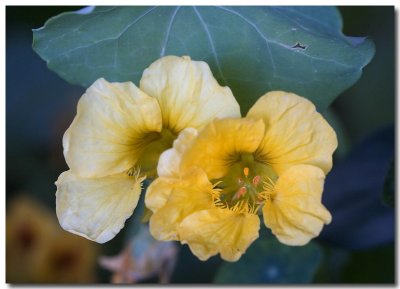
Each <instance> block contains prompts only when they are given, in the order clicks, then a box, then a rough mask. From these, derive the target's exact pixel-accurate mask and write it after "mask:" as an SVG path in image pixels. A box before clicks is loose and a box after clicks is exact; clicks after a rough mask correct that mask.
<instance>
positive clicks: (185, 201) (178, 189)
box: [146, 169, 213, 241]
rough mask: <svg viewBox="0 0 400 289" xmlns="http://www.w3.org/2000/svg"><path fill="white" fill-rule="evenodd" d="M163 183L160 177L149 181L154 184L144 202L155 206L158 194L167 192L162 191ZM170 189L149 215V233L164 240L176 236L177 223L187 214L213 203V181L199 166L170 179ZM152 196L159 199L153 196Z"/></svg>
mask: <svg viewBox="0 0 400 289" xmlns="http://www.w3.org/2000/svg"><path fill="white" fill-rule="evenodd" d="M159 179H164V178H159ZM164 184H165V182H164V183H163V182H162V181H159V182H158V183H156V182H155V183H154V186H153V184H151V185H150V187H151V186H153V187H152V188H151V190H150V194H149V193H146V206H148V207H152V209H154V208H155V207H156V206H154V204H155V203H156V204H157V201H158V200H159V199H160V198H161V197H160V196H162V195H164V196H165V195H166V192H162V191H161V190H162V189H164V188H165V187H163V185H164ZM169 189H170V191H169V192H168V193H169V196H167V197H166V202H165V204H164V206H162V207H159V206H158V207H159V208H156V210H155V213H154V214H153V215H152V216H151V218H150V232H151V234H152V235H153V237H154V238H156V239H158V240H163V241H169V240H178V232H177V226H178V225H179V224H180V222H181V221H182V220H183V219H184V218H185V217H186V216H188V215H190V214H192V213H193V212H196V211H199V210H204V209H209V208H211V207H212V206H213V198H212V191H213V185H212V184H211V183H210V182H209V181H208V179H207V176H206V175H205V173H204V172H203V171H202V170H200V169H193V170H191V171H190V172H189V173H187V174H186V175H185V176H184V178H182V179H181V180H180V181H176V182H174V183H172V184H171V185H170V187H169ZM155 198H158V199H156V200H154V199H155ZM158 203H160V202H159V201H158ZM157 205H158V204H157Z"/></svg>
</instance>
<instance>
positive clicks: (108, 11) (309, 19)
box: [33, 6, 374, 113]
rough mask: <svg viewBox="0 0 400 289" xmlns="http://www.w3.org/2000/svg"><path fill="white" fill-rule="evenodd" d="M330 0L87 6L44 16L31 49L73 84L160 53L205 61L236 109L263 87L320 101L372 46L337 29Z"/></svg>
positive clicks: (126, 74) (120, 73)
mask: <svg viewBox="0 0 400 289" xmlns="http://www.w3.org/2000/svg"><path fill="white" fill-rule="evenodd" d="M341 30H342V20H341V16H340V14H339V12H338V10H337V9H336V8H334V7H276V6H275V7H255V6H252V7H241V6H233V7H225V6H224V7H217V6H196V7H188V6H183V7H175V6H161V7H160V6H158V7H143V6H140V7H109V6H107V7H96V8H95V9H94V10H93V11H91V9H86V10H85V11H84V12H82V11H78V12H68V13H63V14H61V15H58V16H56V17H54V18H51V19H50V20H49V21H47V22H46V24H45V26H44V27H42V28H40V29H37V30H34V31H33V48H34V50H35V51H36V52H37V53H38V54H39V55H40V56H41V57H42V58H43V59H44V60H45V61H46V62H47V65H48V67H49V68H50V69H52V70H54V71H55V72H57V73H58V74H59V75H60V76H61V77H62V78H64V79H65V80H67V81H69V82H70V83H73V84H79V85H83V86H85V87H87V86H89V85H90V84H91V83H93V82H94V81H95V80H96V79H98V78H100V77H104V78H106V79H107V80H109V81H128V80H131V81H133V82H134V83H136V84H138V82H139V80H140V77H141V75H142V72H143V70H144V69H145V68H146V67H148V66H149V65H150V64H151V63H152V62H153V61H155V60H156V59H158V58H160V57H161V56H164V55H171V54H172V55H189V56H191V58H192V59H194V60H204V61H206V62H207V63H208V64H209V65H210V67H211V69H212V71H213V73H214V75H215V77H216V78H217V79H218V81H219V82H220V84H222V85H228V86H229V87H230V88H231V89H232V91H233V93H234V95H235V96H236V98H237V99H238V102H239V103H240V105H241V107H242V112H243V113H245V112H247V111H248V109H249V108H250V107H251V106H252V105H253V104H254V102H255V101H256V100H257V99H258V97H260V96H261V95H262V94H264V93H265V92H267V91H271V90H285V91H291V92H295V93H297V94H299V95H302V96H304V97H306V98H308V99H310V100H312V101H313V102H314V103H315V104H316V106H317V107H318V109H319V110H324V109H325V108H326V107H327V106H329V104H330V103H331V102H332V101H333V100H334V98H335V97H336V96H337V95H339V94H340V93H341V92H342V91H343V90H345V89H346V88H348V87H350V86H351V85H353V84H354V83H355V82H356V81H357V80H358V79H359V77H360V76H361V70H362V68H363V67H364V66H365V65H366V64H367V63H368V62H369V61H370V60H371V58H372V57H373V55H374V45H373V42H372V41H371V40H369V39H366V38H363V37H347V36H345V35H343V34H342V32H341Z"/></svg>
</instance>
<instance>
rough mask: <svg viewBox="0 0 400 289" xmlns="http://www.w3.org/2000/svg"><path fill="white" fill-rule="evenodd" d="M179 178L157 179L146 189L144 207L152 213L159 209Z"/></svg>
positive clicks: (165, 201)
mask: <svg viewBox="0 0 400 289" xmlns="http://www.w3.org/2000/svg"><path fill="white" fill-rule="evenodd" d="M179 181H180V180H179V178H168V177H158V178H156V179H155V180H154V181H153V182H152V183H151V184H150V186H148V187H147V190H146V195H145V203H146V207H147V208H149V209H150V210H151V211H152V212H153V213H154V212H156V211H158V210H159V209H161V208H162V207H163V206H164V205H165V204H166V203H167V200H168V198H169V196H170V195H171V192H172V190H173V188H174V186H175V184H176V183H178V182H179Z"/></svg>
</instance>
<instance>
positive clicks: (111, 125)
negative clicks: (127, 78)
mask: <svg viewBox="0 0 400 289" xmlns="http://www.w3.org/2000/svg"><path fill="white" fill-rule="evenodd" d="M238 116H240V109H239V105H238V103H237V102H236V100H235V98H234V97H233V95H232V92H231V90H230V89H229V88H228V87H221V86H220V85H219V84H218V82H217V81H216V80H215V79H214V77H213V75H212V73H211V71H210V69H209V67H208V65H207V64H206V63H204V62H198V61H191V60H190V58H189V57H182V58H180V57H176V56H167V57H163V58H161V59H159V60H157V61H155V62H154V63H153V64H151V65H150V67H149V68H147V69H146V70H145V71H144V73H143V76H142V79H141V81H140V88H138V87H136V86H135V85H134V84H133V83H131V82H124V83H109V82H107V81H106V80H104V79H99V80H97V81H96V82H95V83H94V84H93V85H92V86H90V87H89V88H88V89H87V91H86V93H85V94H84V95H83V96H82V97H81V99H80V100H79V103H78V112H77V115H76V117H75V119H74V120H73V122H72V124H71V126H70V127H69V128H68V130H67V131H66V132H65V135H64V138H63V146H64V156H65V159H66V162H67V164H68V166H69V168H70V170H69V171H66V172H64V173H62V174H61V175H60V177H59V178H58V180H57V182H56V185H57V193H56V197H57V216H58V219H59V221H60V224H61V226H62V227H63V228H64V229H65V230H68V231H70V232H72V233H75V234H78V235H81V236H84V237H86V238H88V239H91V240H94V241H96V242H99V243H104V242H107V241H108V240H110V239H112V238H113V237H114V236H115V235H116V234H117V233H118V232H119V231H120V230H121V228H122V227H123V226H124V222H125V220H126V219H127V218H128V217H129V216H130V215H131V214H132V212H133V210H134V209H135V207H136V204H137V202H138V199H139V195H140V192H141V182H142V181H143V179H144V175H146V176H147V177H155V176H156V167H157V161H158V158H159V156H160V154H161V153H162V152H163V151H165V150H166V149H168V148H170V147H171V146H172V142H173V141H174V139H175V138H176V137H177V135H178V134H179V133H180V132H181V131H182V130H183V129H185V128H194V129H201V128H202V127H204V126H205V125H206V124H207V123H208V122H210V121H211V120H213V119H215V118H224V117H238Z"/></svg>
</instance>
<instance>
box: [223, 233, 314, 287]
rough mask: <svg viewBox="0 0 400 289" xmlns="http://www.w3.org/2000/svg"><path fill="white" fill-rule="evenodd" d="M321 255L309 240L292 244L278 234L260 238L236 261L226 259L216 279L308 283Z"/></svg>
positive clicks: (225, 280) (233, 281) (247, 281)
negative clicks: (288, 243) (277, 238)
mask: <svg viewBox="0 0 400 289" xmlns="http://www.w3.org/2000/svg"><path fill="white" fill-rule="evenodd" d="M321 259H322V251H321V249H320V247H319V246H318V245H317V244H316V243H314V242H310V243H309V244H308V245H306V246H302V247H291V246H286V245H283V244H281V243H279V242H278V241H277V240H276V239H275V237H270V238H259V239H258V240H257V241H255V242H254V243H253V244H252V245H251V246H250V248H249V249H248V250H247V252H246V253H245V254H244V255H243V256H242V257H241V259H240V260H239V261H237V262H236V263H227V262H225V263H223V264H222V265H221V267H220V269H219V271H218V272H217V275H216V279H215V282H216V283H254V284H259V283H307V282H310V281H311V280H312V278H313V276H314V273H315V272H316V269H317V268H318V265H319V263H320V261H321Z"/></svg>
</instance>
